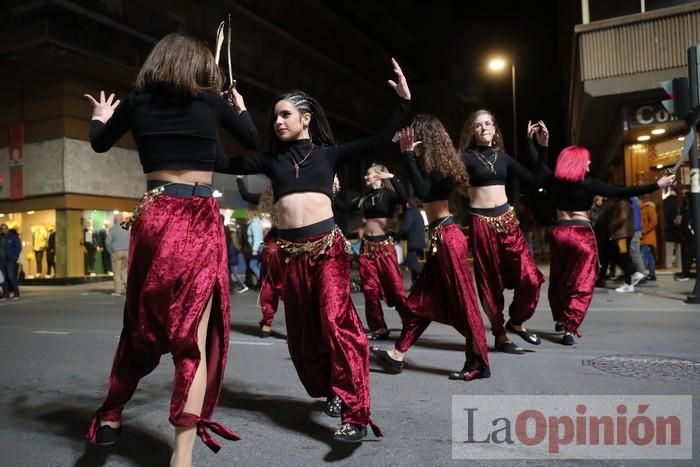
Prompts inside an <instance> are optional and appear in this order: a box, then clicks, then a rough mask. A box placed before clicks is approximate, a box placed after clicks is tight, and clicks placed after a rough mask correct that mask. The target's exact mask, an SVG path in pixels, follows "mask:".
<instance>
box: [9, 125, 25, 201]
mask: <svg viewBox="0 0 700 467" xmlns="http://www.w3.org/2000/svg"><path fill="white" fill-rule="evenodd" d="M9 128H10V147H9V158H10V161H9V162H10V199H19V198H24V170H23V167H24V125H23V124H22V123H13V124H11V125H10V127H9Z"/></svg>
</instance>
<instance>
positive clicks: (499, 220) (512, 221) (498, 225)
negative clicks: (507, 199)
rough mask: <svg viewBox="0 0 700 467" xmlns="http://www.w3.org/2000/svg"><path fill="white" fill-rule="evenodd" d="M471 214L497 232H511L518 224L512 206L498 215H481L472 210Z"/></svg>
mask: <svg viewBox="0 0 700 467" xmlns="http://www.w3.org/2000/svg"><path fill="white" fill-rule="evenodd" d="M472 216H475V217H478V218H479V220H480V221H481V222H483V223H484V224H486V225H487V226H489V228H491V229H492V230H495V231H496V232H498V233H510V232H513V231H515V230H516V229H517V228H518V226H519V225H520V222H518V218H517V217H516V216H515V209H513V207H512V206H511V207H510V208H508V211H506V212H505V214H501V215H500V216H495V217H490V216H482V215H480V214H475V213H474V212H472Z"/></svg>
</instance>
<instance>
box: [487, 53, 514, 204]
mask: <svg viewBox="0 0 700 467" xmlns="http://www.w3.org/2000/svg"><path fill="white" fill-rule="evenodd" d="M507 64H508V62H507V61H506V59H505V58H503V57H492V58H491V59H489V62H488V68H489V70H490V71H491V72H493V73H501V72H502V71H503V70H505V68H506V65H507ZM510 76H511V84H512V88H511V89H512V99H513V159H515V160H516V161H517V160H518V115H517V107H516V99H515V56H514V55H513V56H512V57H511V59H510ZM519 188H520V186H519V183H518V179H517V177H516V178H514V179H513V197H514V198H515V201H514V202H515V203H517V202H518V199H519V197H520V190H519Z"/></svg>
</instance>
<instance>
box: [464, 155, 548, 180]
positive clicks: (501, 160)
mask: <svg viewBox="0 0 700 467" xmlns="http://www.w3.org/2000/svg"><path fill="white" fill-rule="evenodd" d="M462 162H464V167H465V168H466V169H467V173H468V174H469V186H473V187H479V186H489V185H505V184H506V181H507V180H508V175H509V174H511V173H512V174H515V175H516V176H517V177H518V178H520V179H522V180H525V181H527V182H529V183H532V184H534V183H535V176H534V175H533V174H532V172H530V171H529V170H528V169H527V168H526V167H524V166H523V165H522V164H520V163H519V162H518V161H516V160H515V159H513V158H512V157H510V156H509V155H508V154H507V153H505V152H503V151H498V150H497V149H494V148H489V147H482V146H477V147H476V148H475V149H468V150H467V151H466V152H465V153H464V154H462ZM489 163H492V164H493V169H492V168H491V166H490V165H489Z"/></svg>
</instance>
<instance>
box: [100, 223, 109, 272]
mask: <svg viewBox="0 0 700 467" xmlns="http://www.w3.org/2000/svg"><path fill="white" fill-rule="evenodd" d="M109 227H110V225H109V222H107V221H105V223H104V228H103V229H100V230H99V231H97V251H99V252H100V256H101V259H102V269H103V270H104V271H103V272H104V273H105V274H107V273H110V272H112V255H111V254H110V253H109V251H107V248H105V241H106V240H107V232H108V231H109Z"/></svg>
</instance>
